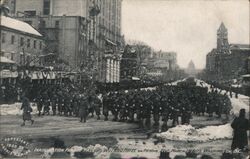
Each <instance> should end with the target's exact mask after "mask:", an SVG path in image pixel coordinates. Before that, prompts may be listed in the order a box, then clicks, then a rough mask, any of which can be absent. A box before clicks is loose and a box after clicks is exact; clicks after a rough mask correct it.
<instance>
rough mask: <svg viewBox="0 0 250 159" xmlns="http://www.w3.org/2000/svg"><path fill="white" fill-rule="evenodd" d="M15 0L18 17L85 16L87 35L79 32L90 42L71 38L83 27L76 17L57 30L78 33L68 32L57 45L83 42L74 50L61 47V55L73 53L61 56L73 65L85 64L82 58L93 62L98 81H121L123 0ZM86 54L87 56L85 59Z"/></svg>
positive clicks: (62, 45) (57, 17)
mask: <svg viewBox="0 0 250 159" xmlns="http://www.w3.org/2000/svg"><path fill="white" fill-rule="evenodd" d="M15 1H16V7H15V12H16V14H17V15H18V17H20V16H21V15H22V14H25V15H26V16H27V15H28V16H29V18H31V17H33V18H42V19H46V16H47V17H48V19H49V17H51V16H52V17H55V18H53V19H60V18H63V17H81V18H85V20H86V22H87V34H85V33H84V34H80V35H83V36H86V37H84V38H82V39H85V41H86V44H87V45H86V44H84V42H81V41H79V39H80V38H75V39H72V37H73V35H75V34H76V32H79V31H76V30H80V29H78V28H81V26H79V25H78V24H77V20H76V19H77V18H75V21H71V22H68V23H67V22H66V23H67V24H65V25H67V26H66V27H64V28H60V29H58V31H59V32H70V31H69V30H71V32H75V33H72V35H65V36H64V37H63V38H65V39H63V40H64V41H65V43H61V42H58V47H59V48H63V47H64V46H65V47H67V46H69V45H73V44H71V43H76V44H80V45H78V47H76V48H75V49H73V50H72V49H70V48H69V49H68V50H67V49H65V50H64V49H63V50H59V51H58V52H59V53H58V54H59V55H69V56H71V58H67V56H62V57H63V58H64V59H65V60H67V61H68V63H69V64H70V65H71V66H73V67H79V65H82V63H84V62H79V61H78V60H79V59H80V61H85V63H87V62H89V61H92V62H90V63H91V65H92V66H93V67H92V68H93V69H94V70H96V76H97V77H96V78H97V80H98V81H101V82H107V83H113V82H119V79H120V78H119V71H117V70H119V67H120V56H121V55H120V49H121V48H122V47H123V44H124V38H123V36H121V5H122V0H74V1H70V0H36V1H34V0H15ZM65 19H67V18H65ZM27 21H28V20H27ZM32 21H33V20H32ZM45 21H46V20H45ZM55 21H57V20H53V22H52V21H51V22H48V23H55ZM59 23H60V22H59ZM52 25H53V24H52ZM61 25H62V24H60V25H59V27H61ZM54 26H55V24H54ZM62 26H63V25H62ZM67 27H68V28H67ZM45 28H46V27H45ZM74 28H75V29H74ZM63 30H64V31H63ZM73 30H75V31H73ZM61 34H63V33H61ZM48 35H50V34H48ZM78 37H80V36H78ZM72 40H73V41H72ZM72 47H73V46H72ZM85 47H86V48H85ZM79 48H80V49H81V48H84V50H87V51H86V52H85V53H83V54H84V56H79V55H82V53H81V52H80V53H76V51H77V50H78V49H79ZM66 51H67V53H66ZM83 57H86V58H85V59H82V58H83Z"/></svg>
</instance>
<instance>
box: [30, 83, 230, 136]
mask: <svg viewBox="0 0 250 159" xmlns="http://www.w3.org/2000/svg"><path fill="white" fill-rule="evenodd" d="M26 96H27V97H28V98H29V99H30V100H33V102H35V103H36V105H37V110H38V116H41V115H59V116H72V117H78V118H79V119H80V122H86V121H87V118H88V117H89V116H90V117H94V115H96V118H97V120H100V119H101V117H102V116H103V118H104V120H113V121H121V122H136V123H138V124H139V125H140V126H142V127H144V128H148V129H150V128H152V126H153V127H159V126H160V122H161V121H162V128H161V130H162V131H166V130H167V129H168V128H169V126H175V125H178V124H189V123H190V119H191V118H192V115H193V114H196V115H203V116H204V115H207V116H209V117H213V116H214V115H216V116H217V117H221V116H222V114H225V115H226V117H228V114H229V113H230V110H231V102H230V99H229V98H228V96H227V95H226V94H224V95H222V94H221V93H220V92H218V91H217V90H216V89H213V90H212V91H208V88H206V87H199V86H195V85H190V84H185V83H184V84H183V83H181V84H178V85H161V86H158V87H155V88H153V89H133V90H120V91H113V92H103V93H98V94H97V93H96V90H95V89H79V87H76V86H74V85H73V84H71V83H68V84H62V85H53V84H43V85H32V87H30V88H29V92H28V93H26ZM101 115H102V116H101ZM170 120H171V121H170ZM169 121H170V123H172V124H171V125H169Z"/></svg>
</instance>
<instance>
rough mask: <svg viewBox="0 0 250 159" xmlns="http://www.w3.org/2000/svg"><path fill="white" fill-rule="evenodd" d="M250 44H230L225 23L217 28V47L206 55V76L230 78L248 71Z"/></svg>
mask: <svg viewBox="0 0 250 159" xmlns="http://www.w3.org/2000/svg"><path fill="white" fill-rule="evenodd" d="M249 57H250V45H245V44H229V42H228V31H227V28H226V27H225V25H224V24H223V23H221V25H220V27H219V29H218V30H217V48H214V49H212V51H211V52H209V53H208V54H207V57H206V76H207V78H208V79H210V80H229V79H234V78H238V77H239V76H240V75H242V74H245V73H246V72H247V62H248V61H247V59H248V58H249Z"/></svg>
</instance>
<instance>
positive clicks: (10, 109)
mask: <svg viewBox="0 0 250 159" xmlns="http://www.w3.org/2000/svg"><path fill="white" fill-rule="evenodd" d="M21 105H22V104H21V103H14V104H2V105H0V115H22V113H23V111H22V110H21ZM31 106H32V109H33V112H32V114H35V113H36V112H37V107H36V105H34V104H31Z"/></svg>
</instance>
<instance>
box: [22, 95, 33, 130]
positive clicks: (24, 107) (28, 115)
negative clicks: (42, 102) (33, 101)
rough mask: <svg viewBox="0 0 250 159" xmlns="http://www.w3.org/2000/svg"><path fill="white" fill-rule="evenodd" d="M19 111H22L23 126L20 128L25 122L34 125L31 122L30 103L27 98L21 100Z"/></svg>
mask: <svg viewBox="0 0 250 159" xmlns="http://www.w3.org/2000/svg"><path fill="white" fill-rule="evenodd" d="M21 110H23V124H22V125H21V126H24V125H25V121H26V120H29V121H31V125H32V124H33V123H34V120H32V117H31V112H32V108H31V106H30V101H29V99H28V98H27V97H24V98H23V103H22V107H21Z"/></svg>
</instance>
